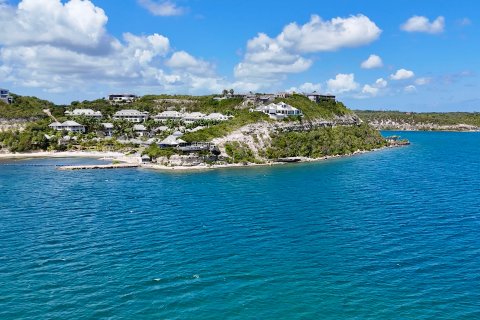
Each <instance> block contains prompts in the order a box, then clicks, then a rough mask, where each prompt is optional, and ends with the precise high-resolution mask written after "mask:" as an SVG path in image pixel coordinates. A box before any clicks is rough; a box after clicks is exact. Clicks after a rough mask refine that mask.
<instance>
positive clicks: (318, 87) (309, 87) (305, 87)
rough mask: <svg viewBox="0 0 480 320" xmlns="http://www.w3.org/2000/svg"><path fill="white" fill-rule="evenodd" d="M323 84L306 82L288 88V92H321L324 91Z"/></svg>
mask: <svg viewBox="0 0 480 320" xmlns="http://www.w3.org/2000/svg"><path fill="white" fill-rule="evenodd" d="M322 88H323V86H322V84H321V83H311V82H305V83H303V84H302V85H300V86H299V87H291V88H290V89H288V90H286V91H287V92H315V91H316V92H321V91H322Z"/></svg>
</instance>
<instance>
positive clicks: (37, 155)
mask: <svg viewBox="0 0 480 320" xmlns="http://www.w3.org/2000/svg"><path fill="white" fill-rule="evenodd" d="M397 147H401V146H385V147H382V148H377V149H373V150H357V151H355V152H353V153H350V154H344V155H332V156H324V157H320V158H307V157H295V158H298V159H300V161H299V162H298V163H312V162H320V161H326V160H331V159H338V158H346V157H353V156H357V155H361V154H365V153H370V152H375V151H380V150H384V149H391V148H397ZM62 158H64V159H67V158H71V159H72V158H80V159H98V160H110V161H112V162H113V161H119V162H122V163H126V164H136V165H138V168H141V169H149V170H156V171H177V172H178V171H180V172H182V171H205V170H214V169H228V168H251V167H267V166H280V165H286V164H290V163H286V162H278V161H272V162H266V163H248V164H243V163H231V164H214V165H207V164H203V165H195V166H165V165H161V164H155V163H142V162H141V159H140V158H139V157H138V156H128V155H125V154H123V153H121V152H99V151H62V152H51V151H44V152H30V153H0V160H26V159H62Z"/></svg>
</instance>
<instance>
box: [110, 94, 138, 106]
mask: <svg viewBox="0 0 480 320" xmlns="http://www.w3.org/2000/svg"><path fill="white" fill-rule="evenodd" d="M137 99H138V96H137V95H135V94H124V93H122V94H110V95H108V97H107V100H108V101H109V102H110V103H111V104H119V103H132V102H134V101H135V100H137Z"/></svg>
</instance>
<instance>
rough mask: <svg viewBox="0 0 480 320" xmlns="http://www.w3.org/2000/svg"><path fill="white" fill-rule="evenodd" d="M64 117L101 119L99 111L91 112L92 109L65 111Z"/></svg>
mask: <svg viewBox="0 0 480 320" xmlns="http://www.w3.org/2000/svg"><path fill="white" fill-rule="evenodd" d="M65 115H66V116H71V117H81V116H84V117H91V118H95V119H101V118H102V113H101V112H100V111H93V110H92V109H75V110H73V111H65Z"/></svg>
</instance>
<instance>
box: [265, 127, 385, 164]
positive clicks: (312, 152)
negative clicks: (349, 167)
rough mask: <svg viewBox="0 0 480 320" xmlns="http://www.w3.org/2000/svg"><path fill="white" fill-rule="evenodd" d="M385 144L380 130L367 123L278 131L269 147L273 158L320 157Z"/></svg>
mask: <svg viewBox="0 0 480 320" xmlns="http://www.w3.org/2000/svg"><path fill="white" fill-rule="evenodd" d="M385 145H386V142H385V139H383V138H382V136H381V135H380V133H379V132H378V131H376V130H374V129H372V128H371V127H370V126H368V125H361V126H348V127H347V126H339V127H334V128H318V129H315V130H311V131H307V132H288V133H279V134H277V135H276V136H274V137H273V139H272V145H271V147H270V148H268V149H267V151H266V153H267V157H268V158H270V159H277V158H285V157H309V158H320V157H324V156H331V155H344V154H351V153H353V152H355V151H357V150H372V149H375V148H379V147H383V146H385Z"/></svg>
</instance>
